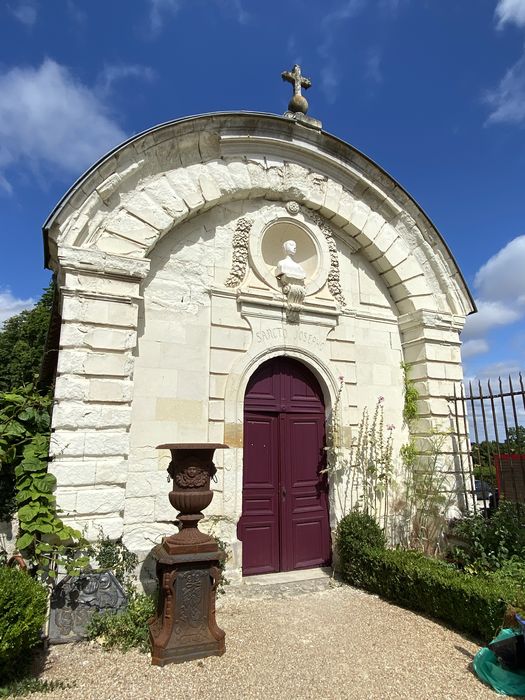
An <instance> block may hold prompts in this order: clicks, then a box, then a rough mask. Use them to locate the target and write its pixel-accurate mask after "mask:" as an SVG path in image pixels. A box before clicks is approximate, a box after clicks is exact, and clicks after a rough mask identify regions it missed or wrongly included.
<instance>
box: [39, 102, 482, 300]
mask: <svg viewBox="0 0 525 700" xmlns="http://www.w3.org/2000/svg"><path fill="white" fill-rule="evenodd" d="M238 116H242V117H256V118H258V119H260V118H261V117H262V118H266V119H269V120H274V121H277V122H282V123H284V124H287V125H288V126H289V125H295V124H296V123H297V122H295V121H293V120H291V119H288V118H287V117H283V116H280V115H277V114H271V113H269V112H251V111H243V110H236V111H225V112H206V113H203V114H196V115H192V116H187V117H181V118H180V119H171V120H170V121H167V122H163V123H161V124H157V125H156V126H153V127H150V128H149V129H146V130H144V131H141V132H139V133H138V134H135V135H134V136H131V137H130V138H129V139H126V141H123V142H122V143H120V144H119V145H118V146H115V148H112V149H111V150H110V151H108V152H107V153H106V154H105V155H104V156H102V157H101V158H99V160H97V161H96V162H95V163H94V164H93V165H92V166H91V167H90V168H88V169H87V170H86V171H85V172H84V173H83V174H82V175H81V176H80V177H79V178H78V179H77V180H76V181H75V182H74V183H73V185H72V186H71V187H70V188H69V189H68V190H67V191H66V192H65V193H64V195H63V196H62V197H61V199H60V200H59V201H58V203H57V205H56V206H55V207H54V209H53V210H52V211H51V213H50V214H49V216H48V217H47V219H46V221H45V222H44V225H43V226H42V234H43V238H44V265H45V267H47V266H48V262H49V246H48V240H47V233H48V231H49V229H50V228H51V226H52V225H53V223H54V221H55V219H56V217H57V216H58V215H59V214H60V212H61V210H62V209H63V207H64V206H65V205H66V203H67V201H68V200H69V198H70V197H72V196H73V195H74V194H75V193H76V192H77V190H78V189H80V187H81V186H82V184H83V182H84V181H85V180H86V179H87V178H88V177H89V176H90V175H91V174H92V173H93V172H94V171H95V170H97V168H99V167H100V166H101V165H102V164H103V163H105V162H106V161H107V160H109V159H110V158H111V157H112V156H113V155H115V154H116V153H118V152H119V151H122V150H124V149H125V148H126V147H127V146H129V145H130V144H132V143H134V142H136V141H139V140H140V139H142V138H144V137H145V136H148V135H150V134H152V133H154V132H156V131H161V130H162V129H166V128H169V127H171V126H175V125H178V124H184V123H185V122H191V121H198V120H204V119H209V118H213V117H238ZM301 126H302V128H303V129H307V130H308V131H310V130H311V131H313V132H315V133H320V134H322V136H324V137H325V138H328V139H329V140H331V141H333V142H334V143H335V144H338V145H339V146H342V147H344V148H347V149H350V150H351V151H353V152H354V153H356V154H357V155H359V156H360V157H361V158H363V159H364V160H365V161H367V162H368V163H369V164H370V165H372V166H373V167H374V168H377V170H378V171H380V172H381V173H382V174H383V175H385V176H386V177H387V178H388V179H389V180H390V181H391V182H392V183H393V184H394V185H395V186H396V187H398V188H399V190H400V191H401V192H402V193H403V194H404V195H405V196H406V197H407V198H408V199H409V200H410V201H411V202H412V204H413V205H414V206H415V207H416V208H417V209H418V210H419V211H420V212H421V213H422V214H423V216H424V217H425V218H426V219H427V221H428V222H429V224H430V225H431V226H432V228H433V229H434V231H435V232H436V233H437V235H438V236H439V238H440V241H441V243H442V244H443V246H444V247H445V249H446V251H447V253H448V255H449V256H450V259H451V260H452V262H453V263H454V265H455V268H456V270H457V272H458V274H459V276H460V279H461V281H462V283H463V287H464V289H465V292H466V294H467V296H468V298H469V301H470V303H471V305H472V311H471V312H470V313H475V312H476V311H477V307H476V303H475V301H474V298H473V296H472V294H471V292H470V289H469V287H468V285H467V283H466V281H465V278H464V276H463V273H462V272H461V269H460V267H459V265H458V264H457V261H456V258H455V257H454V255H453V254H452V251H451V250H450V248H449V246H448V244H447V242H446V241H445V239H444V238H443V236H442V235H441V233H440V232H439V230H438V228H437V227H436V226H435V224H434V222H433V221H432V219H431V218H430V216H429V215H428V214H427V213H426V211H425V210H424V209H423V207H421V205H420V204H419V203H418V202H417V201H416V200H415V199H414V197H412V195H411V194H410V193H409V192H408V191H407V190H406V189H405V188H404V187H403V185H401V184H400V183H399V182H398V181H397V180H396V179H395V178H394V177H392V175H390V173H389V172H387V171H386V170H385V169H384V168H382V167H381V166H380V165H378V164H377V163H376V162H375V161H374V160H373V159H372V158H370V157H369V156H367V155H366V154H365V153H363V152H362V151H360V150H359V149H358V148H356V147H355V146H352V145H351V144H349V143H348V142H346V141H344V140H343V139H341V138H339V137H338V136H335V135H334V134H331V133H329V132H327V131H325V130H324V129H322V130H320V131H318V130H316V129H312V128H311V127H305V126H304V125H303V124H301Z"/></svg>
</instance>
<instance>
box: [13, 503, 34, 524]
mask: <svg viewBox="0 0 525 700" xmlns="http://www.w3.org/2000/svg"><path fill="white" fill-rule="evenodd" d="M38 511H39V508H38V506H35V505H32V504H29V503H28V504H27V505H26V506H23V507H22V508H20V510H19V511H18V518H19V520H20V521H22V522H30V521H31V520H33V519H34V518H36V516H37V515H38Z"/></svg>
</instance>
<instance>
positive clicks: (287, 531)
mask: <svg viewBox="0 0 525 700" xmlns="http://www.w3.org/2000/svg"><path fill="white" fill-rule="evenodd" d="M279 421H280V428H281V430H280V447H281V450H280V452H281V461H280V479H281V484H282V486H284V493H285V498H282V499H281V508H282V513H283V515H282V518H281V552H282V555H281V569H282V570H283V571H289V570H292V569H300V568H304V567H306V566H324V565H326V564H328V563H329V562H330V529H329V522H328V498H327V488H326V483H327V481H326V476H325V475H324V474H321V473H320V472H321V470H322V469H323V468H324V464H325V452H324V430H325V428H324V415H319V414H317V415H305V414H293V413H284V414H281V415H280V417H279Z"/></svg>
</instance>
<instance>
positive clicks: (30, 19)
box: [7, 0, 37, 27]
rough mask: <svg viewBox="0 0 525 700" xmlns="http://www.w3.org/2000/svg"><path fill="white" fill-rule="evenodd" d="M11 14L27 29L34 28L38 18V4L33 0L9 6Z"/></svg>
mask: <svg viewBox="0 0 525 700" xmlns="http://www.w3.org/2000/svg"><path fill="white" fill-rule="evenodd" d="M7 8H8V10H9V12H10V13H11V14H12V15H13V17H15V19H17V20H18V21H19V22H22V24H25V25H26V27H32V26H33V25H34V24H35V22H36V18H37V9H36V4H35V3H34V2H33V1H32V0H18V2H16V0H15V3H14V4H11V5H8V6H7Z"/></svg>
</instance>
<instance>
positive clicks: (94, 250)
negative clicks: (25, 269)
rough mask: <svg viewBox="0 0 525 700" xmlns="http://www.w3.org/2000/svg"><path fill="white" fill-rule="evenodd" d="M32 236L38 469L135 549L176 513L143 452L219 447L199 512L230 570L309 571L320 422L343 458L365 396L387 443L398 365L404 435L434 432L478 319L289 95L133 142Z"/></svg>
mask: <svg viewBox="0 0 525 700" xmlns="http://www.w3.org/2000/svg"><path fill="white" fill-rule="evenodd" d="M292 102H293V101H292ZM44 237H45V255H46V265H47V266H48V267H49V268H50V269H52V270H53V272H54V273H55V275H56V279H57V285H58V290H59V305H58V307H57V316H56V321H57V328H58V329H59V344H58V347H59V352H58V362H57V367H56V382H55V406H54V411H53V435H52V448H51V449H52V457H53V461H52V463H51V464H50V470H51V471H52V473H53V474H55V476H56V478H57V482H58V488H57V493H56V495H57V502H58V506H59V507H60V508H61V509H62V511H63V512H64V513H66V514H67V519H68V521H69V522H71V523H72V524H75V525H76V526H78V527H79V528H81V529H84V530H85V532H86V533H87V535H88V536H89V537H91V538H96V537H97V536H98V534H99V532H100V531H102V532H103V533H104V534H105V535H107V536H110V537H112V538H117V537H120V536H123V539H124V543H125V544H126V545H127V546H128V547H129V548H130V549H131V550H133V551H135V552H136V553H138V554H139V556H140V557H141V558H142V559H144V558H145V557H146V556H147V554H148V553H149V552H150V551H151V549H152V548H153V546H154V545H155V544H157V543H159V542H160V540H161V538H162V537H163V536H165V535H167V534H171V533H172V532H173V531H174V526H173V521H174V520H175V516H176V514H175V512H174V510H173V508H172V507H171V505H170V503H169V501H168V497H167V494H168V491H169V489H170V486H169V485H168V483H167V478H166V476H167V474H166V468H167V466H168V462H169V459H170V455H169V452H168V451H167V450H158V449H157V446H158V445H160V444H163V443H185V442H187V443H202V442H212V443H226V444H227V445H228V446H229V449H225V450H218V451H217V452H216V453H215V463H216V466H217V468H218V472H217V482H216V483H215V484H214V486H213V488H214V490H215V496H214V500H213V503H212V505H211V506H210V507H209V508H208V510H207V511H206V514H207V515H214V516H215V517H214V518H212V519H211V524H212V525H213V526H214V527H216V528H218V530H217V533H218V534H220V536H221V538H222V539H224V540H225V541H226V542H227V543H228V546H229V548H230V550H231V553H232V556H231V558H230V562H229V564H228V566H229V569H230V578H231V577H233V578H235V576H237V577H240V576H241V575H245V576H246V575H250V574H253V573H263V572H271V571H285V570H293V569H301V568H307V567H312V566H319V565H323V564H327V563H329V562H330V559H331V554H332V538H331V531H332V530H333V527H334V525H335V523H336V520H337V518H338V517H339V516H340V509H341V506H340V503H338V499H336V498H335V496H334V493H333V489H334V488H335V486H334V485H333V484H331V483H330V479H327V478H326V474H325V473H324V472H323V468H324V464H325V455H326V450H325V447H326V444H327V432H328V433H329V437H330V425H333V424H334V421H337V422H338V425H339V426H340V430H338V431H337V435H338V439H339V440H340V442H341V444H340V445H338V446H337V447H340V448H341V449H344V448H345V447H347V448H348V447H349V446H350V445H351V443H352V440H353V439H355V436H356V431H357V430H358V426H359V423H360V420H361V416H362V415H363V411H364V410H365V408H368V409H369V410H373V407H374V406H375V405H376V402H377V400H378V397H379V396H382V397H384V404H383V405H384V411H385V421H386V422H387V423H390V424H392V425H395V426H396V430H395V444H396V449H398V448H399V446H400V445H401V444H402V443H403V442H406V440H407V439H408V431H407V427H406V426H404V423H403V402H404V396H403V369H402V363H408V364H409V365H410V367H411V369H410V371H411V376H412V378H413V379H414V380H415V382H416V387H417V389H418V391H419V401H418V420H417V421H416V422H415V423H414V425H413V426H412V432H413V434H414V435H415V436H416V437H417V436H418V435H422V434H424V433H425V431H429V430H431V429H433V427H435V426H445V427H449V426H448V420H449V407H448V401H447V397H449V396H450V395H451V394H453V390H454V385H455V384H457V383H458V382H459V381H460V380H461V379H462V367H461V358H460V338H459V334H460V331H461V329H462V327H463V324H464V321H465V317H466V316H467V314H469V313H471V312H472V311H473V310H474V304H473V301H472V298H471V296H470V293H469V291H468V289H467V287H466V285H465V282H464V280H463V277H462V275H461V273H460V271H459V269H458V267H457V265H456V263H455V261H454V259H453V257H452V255H451V253H450V251H449V249H448V248H447V245H446V243H445V242H444V240H443V238H442V237H441V236H440V234H439V232H438V231H437V230H436V228H435V227H434V225H433V224H432V222H431V221H430V219H429V218H428V217H427V215H426V214H425V213H424V212H423V210H422V209H421V208H420V207H419V206H418V204H417V203H416V202H415V201H414V200H413V199H412V198H411V197H410V195H409V194H407V192H406V191H405V190H404V189H403V188H402V187H401V186H400V185H399V184H398V183H397V182H396V181H395V180H394V179H393V178H392V177H390V176H389V175H388V174H387V173H385V172H384V171H383V170H382V169H381V168H380V167H379V166H378V165H376V164H375V163H374V162H372V161H371V160H370V159H369V158H367V157H366V156H365V155H363V154H362V153H360V152H359V151H357V150H356V149H355V148H353V147H352V146H350V145H349V144H347V143H344V142H343V141H341V140H340V139H338V138H336V137H335V136H332V135H330V134H329V133H327V132H325V131H323V130H322V128H321V125H320V123H319V122H317V121H316V120H315V119H311V118H309V117H307V116H306V114H305V109H304V108H302V107H301V104H299V103H298V102H296V103H294V104H292V103H291V105H290V111H289V112H287V113H286V114H285V116H282V117H281V116H274V115H269V114H259V113H244V112H232V113H212V114H206V115H201V116H197V117H190V118H186V119H180V120H177V121H173V122H169V123H166V124H162V125H160V126H156V127H154V128H152V129H150V130H148V131H146V132H144V133H142V134H139V135H138V136H134V137H132V138H131V139H129V140H128V141H127V142H126V143H124V144H122V145H121V146H119V147H117V148H116V149H115V150H113V151H112V152H110V153H109V154H107V155H106V156H105V157H104V158H103V159H102V160H100V161H99V162H98V163H96V164H95V165H94V166H93V167H92V168H91V169H90V170H88V172H87V173H86V174H85V175H84V176H82V177H81V178H80V180H79V181H78V182H77V183H75V185H74V186H73V187H72V188H71V189H70V191H69V192H68V193H67V194H66V195H65V196H64V198H63V199H62V200H61V201H60V203H59V204H58V205H57V207H56V208H55V210H54V211H53V212H52V214H51V215H50V217H49V219H48V220H47V222H46V224H45V227H44ZM57 338H58V335H57ZM455 487H456V482H454V481H453V482H451V486H450V488H452V489H453V488H455Z"/></svg>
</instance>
